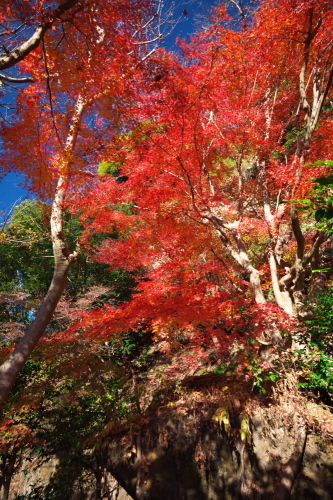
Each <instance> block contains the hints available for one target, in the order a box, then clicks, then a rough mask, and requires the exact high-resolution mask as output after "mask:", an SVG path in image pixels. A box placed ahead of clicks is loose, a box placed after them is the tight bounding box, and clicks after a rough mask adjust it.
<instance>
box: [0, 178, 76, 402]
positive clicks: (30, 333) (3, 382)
mask: <svg viewBox="0 0 333 500" xmlns="http://www.w3.org/2000/svg"><path fill="white" fill-rule="evenodd" d="M63 197H64V179H63V177H61V178H60V180H59V183H58V188H57V192H56V196H55V198H54V202H53V206H52V215H51V238H52V245H53V254H54V262H55V264H54V273H53V278H52V281H51V284H50V287H49V289H48V292H47V294H46V296H45V299H44V301H43V303H42V305H41V307H40V309H39V311H38V313H37V315H36V318H35V320H34V321H33V323H32V324H31V326H30V327H29V328H28V330H27V331H26V333H25V335H24V337H23V338H22V340H21V341H20V342H19V343H18V344H17V346H16V348H15V350H14V352H13V353H12V354H11V355H10V356H9V358H8V359H7V360H6V361H5V362H4V363H3V364H2V365H1V367H0V405H1V404H2V403H3V402H4V401H5V399H6V397H7V396H8V394H9V392H10V390H11V388H12V387H13V385H14V383H15V380H16V378H17V376H18V374H19V373H20V371H21V369H22V368H23V366H24V364H25V363H26V361H27V359H28V357H29V356H30V354H31V352H32V351H33V349H34V347H35V346H36V344H37V342H38V341H39V339H40V338H41V337H42V335H43V334H44V332H45V330H46V328H47V326H48V324H49V323H50V321H51V319H52V316H53V313H54V311H55V309H56V307H57V305H58V302H59V300H60V297H61V295H62V293H63V292H64V290H65V288H66V285H67V274H68V271H69V268H70V266H71V264H72V262H73V261H74V260H75V258H76V253H75V252H74V253H72V254H70V253H69V252H68V249H67V247H66V244H65V241H64V237H63V233H62V202H63Z"/></svg>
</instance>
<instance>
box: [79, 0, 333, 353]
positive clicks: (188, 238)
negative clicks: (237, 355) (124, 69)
mask: <svg viewBox="0 0 333 500" xmlns="http://www.w3.org/2000/svg"><path fill="white" fill-rule="evenodd" d="M284 12H288V16H285V15H284ZM216 16H217V17H216V23H215V24H214V25H213V26H212V27H211V28H210V29H209V30H207V31H205V32H203V33H201V34H200V33H199V34H198V35H197V36H196V37H195V38H194V40H193V41H192V43H191V44H190V45H189V46H186V45H185V44H183V46H182V49H183V52H184V60H185V63H180V62H179V61H178V60H177V58H176V57H175V56H172V55H170V54H167V53H163V52H160V53H159V56H158V59H156V60H155V61H154V62H155V65H153V64H152V65H151V72H152V73H153V75H154V74H155V75H156V74H158V76H159V78H155V79H154V81H153V82H152V83H151V79H147V82H148V83H149V85H146V86H145V87H144V88H143V89H142V95H143V97H142V104H141V106H140V109H139V110H137V109H133V115H135V113H136V117H137V122H138V125H136V126H135V127H134V128H133V129H132V130H131V131H130V132H129V133H125V134H120V135H118V137H114V139H113V140H112V141H111V143H110V145H109V147H108V149H105V151H104V158H105V160H107V161H108V162H109V164H110V168H109V174H108V175H106V176H105V180H104V182H103V183H102V187H101V186H98V188H97V189H96V190H95V193H94V194H93V196H92V194H91V193H90V194H89V204H88V198H84V197H83V198H81V199H80V196H78V198H77V199H78V204H81V207H83V206H86V207H87V209H86V210H85V211H84V212H83V215H82V222H83V224H84V225H85V226H86V235H85V237H84V239H83V244H86V245H89V238H90V237H91V235H92V234H94V232H96V231H97V232H98V231H106V230H107V229H108V228H110V227H116V228H117V230H118V231H119V233H120V234H123V238H122V239H121V240H119V241H117V242H112V243H111V242H105V243H103V245H102V247H101V250H100V252H99V255H98V257H97V259H98V261H100V262H106V263H110V264H112V265H122V266H127V267H128V268H129V269H133V268H134V267H141V268H142V269H144V270H146V272H147V271H148V274H147V280H146V281H143V282H142V283H141V285H140V287H139V288H140V291H141V292H143V293H141V294H139V295H138V296H137V297H135V298H134V300H133V301H132V302H131V303H130V304H128V305H126V306H125V307H124V308H122V309H121V310H112V309H106V310H104V311H100V312H99V313H97V312H96V313H95V312H92V313H91V314H90V315H88V316H87V317H85V318H84V319H83V320H82V322H81V323H80V324H79V325H80V327H85V328H87V332H88V334H89V332H90V333H91V335H92V336H94V335H97V336H98V335H101V336H103V335H106V336H107V335H110V334H112V332H113V333H114V332H116V331H118V332H121V331H124V329H125V330H126V328H133V327H134V326H135V325H136V324H138V323H140V322H144V321H151V322H152V324H153V325H154V329H155V332H156V334H157V337H158V338H160V339H164V340H165V341H166V344H168V343H169V344H170V343H171V344H172V342H173V341H174V340H175V338H176V337H177V335H178V333H177V332H179V331H184V332H185V335H189V337H190V338H191V339H192V341H193V342H197V343H199V344H200V342H204V338H205V336H207V335H208V337H210V338H211V339H214V338H215V339H218V342H219V343H220V346H221V349H222V351H224V352H225V350H226V348H227V347H228V345H229V347H230V345H231V344H232V343H233V342H234V341H235V338H237V332H242V333H241V334H240V335H241V336H242V335H244V332H246V331H248V334H250V335H253V336H254V337H260V336H261V341H266V342H279V343H282V339H281V335H280V332H279V328H281V327H282V328H284V329H285V330H287V331H288V330H289V331H290V329H291V328H292V324H293V322H294V324H295V320H296V316H297V314H298V315H300V316H302V315H304V314H306V307H305V305H304V303H305V301H306V299H307V297H311V295H313V294H314V293H315V290H316V287H317V286H318V285H319V281H320V280H319V278H321V281H322V280H323V279H327V277H329V273H330V271H328V272H327V273H326V274H325V273H324V272H322V273H312V272H313V271H318V270H320V266H321V264H320V255H321V248H323V247H325V244H326V242H327V241H328V237H329V235H328V233H326V232H325V230H322V231H318V230H317V228H316V227H315V226H314V225H313V226H312V227H311V222H310V223H309V221H308V220H307V218H306V217H305V216H304V215H302V213H301V212H300V211H299V210H297V208H298V207H297V203H296V202H293V200H296V199H300V198H304V197H305V196H307V195H308V194H309V193H311V189H312V187H313V186H312V183H311V178H312V177H314V176H316V177H318V176H320V175H322V174H324V173H325V172H327V171H329V164H326V163H325V162H323V164H321V165H315V166H313V165H310V164H308V163H307V162H313V161H315V160H317V159H318V157H319V156H320V158H321V159H325V157H329V154H330V146H329V144H330V139H328V137H329V134H330V130H331V123H332V106H331V98H332V80H333V57H332V50H331V49H332V11H331V7H330V2H327V1H325V0H314V1H311V2H299V1H297V2H296V1H293V0H286V1H284V2H283V4H281V2H275V1H273V0H272V1H270V0H269V1H265V2H262V3H261V5H260V6H259V8H258V9H257V11H256V12H255V14H254V19H253V23H252V25H251V26H249V27H246V26H245V28H244V29H243V30H240V31H235V30H232V29H229V28H228V25H227V23H228V16H227V14H226V11H225V9H224V7H223V6H221V8H220V9H219V10H217V13H216ZM104 172H107V169H106V170H105V169H104ZM110 201H111V205H110ZM124 206H127V207H129V208H131V209H132V211H131V213H130V215H126V214H125V213H124V210H123V207H124ZM103 207H104V209H103ZM322 229H325V228H322ZM253 299H254V300H253ZM272 299H273V300H272ZM245 310H246V311H247V312H248V314H244V311H245ZM98 318H100V319H98ZM186 332H187V333H186ZM172 339H173V340H172Z"/></svg>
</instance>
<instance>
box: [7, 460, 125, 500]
mask: <svg viewBox="0 0 333 500" xmlns="http://www.w3.org/2000/svg"><path fill="white" fill-rule="evenodd" d="M59 467H61V460H59V459H58V458H51V459H50V460H48V461H47V462H46V463H42V464H38V461H37V460H33V461H32V462H31V461H24V463H23V465H22V470H21V472H19V473H18V474H16V475H15V476H14V477H13V479H12V482H11V487H10V493H9V497H8V500H15V499H17V498H19V499H21V500H24V499H26V500H28V499H31V500H43V499H46V498H50V499H51V498H59V499H62V500H100V499H101V498H103V499H108V500H131V499H132V497H130V496H129V495H128V494H127V493H126V491H125V490H124V489H123V488H122V487H121V486H120V485H119V484H118V482H117V481H116V480H115V479H114V477H112V475H111V474H110V473H109V472H107V471H106V470H105V469H104V470H103V473H102V475H101V484H100V485H98V487H97V484H96V477H94V475H92V474H89V473H88V472H87V471H84V473H81V475H80V472H81V470H80V469H79V471H78V477H77V480H76V484H74V485H73V490H71V492H67V493H69V495H68V494H67V493H66V491H61V488H59V489H58V490H57V488H56V490H55V491H56V493H55V496H53V494H54V490H53V494H52V495H51V496H50V495H49V494H48V492H47V489H45V488H47V486H48V485H50V482H52V481H54V480H55V476H56V475H57V472H59ZM55 482H56V483H57V482H60V483H61V474H60V477H58V478H57V479H56V481H55ZM97 491H99V493H97Z"/></svg>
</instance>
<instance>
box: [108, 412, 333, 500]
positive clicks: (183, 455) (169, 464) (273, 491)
mask: <svg viewBox="0 0 333 500" xmlns="http://www.w3.org/2000/svg"><path fill="white" fill-rule="evenodd" d="M210 417H211V415H207V413H206V414H203V413H202V414H201V415H198V414H196V415H194V414H192V415H191V414H187V415H180V414H179V412H176V411H172V410H170V411H165V412H162V413H160V414H159V415H158V416H157V417H156V418H155V419H154V421H152V422H150V423H149V424H148V425H146V426H144V427H143V428H142V429H141V431H140V432H139V433H138V434H137V436H136V439H135V442H134V445H133V443H132V444H131V443H130V442H128V441H127V439H126V437H123V438H119V439H118V441H113V443H111V444H110V448H109V454H108V460H107V463H106V467H107V468H108V469H109V470H110V471H112V473H113V475H114V476H115V477H116V478H117V479H118V481H119V482H120V483H121V484H122V486H123V487H124V488H125V489H126V490H127V491H128V492H129V493H130V495H131V496H132V497H133V498H134V499H136V500H142V499H147V500H148V499H150V500H170V499H174V500H237V499H248V500H250V499H262V500H264V499H267V500H272V499H274V498H276V499H277V500H283V499H287V498H291V499H294V500H300V499H302V500H307V499H308V500H330V499H333V444H332V443H330V442H324V441H323V440H322V438H321V437H319V436H317V435H315V434H312V433H309V432H308V431H306V432H305V433H304V434H302V433H301V432H300V429H295V427H294V428H292V429H289V430H288V428H286V426H280V424H281V422H277V425H275V426H270V427H271V430H270V432H269V433H268V432H267V431H266V426H265V422H263V420H262V419H263V417H264V415H258V417H257V418H254V419H253V421H252V422H251V424H250V427H251V437H250V434H249V435H248V436H246V431H244V432H243V435H241V433H242V421H243V420H242V419H241V417H239V419H238V422H237V419H236V418H235V419H234V421H233V422H231V424H232V427H231V428H230V429H227V422H225V424H223V423H222V426H221V425H219V424H214V423H213V422H212V419H211V418H210ZM271 417H272V419H274V415H273V414H272V415H271ZM243 427H244V426H243ZM299 436H301V438H302V440H303V441H302V443H301V446H300V447H299V446H298V441H299ZM242 438H243V439H242ZM293 455H294V457H293ZM292 457H293V458H294V462H293V461H291V458H292Z"/></svg>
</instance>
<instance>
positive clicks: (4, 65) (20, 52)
mask: <svg viewBox="0 0 333 500" xmlns="http://www.w3.org/2000/svg"><path fill="white" fill-rule="evenodd" d="M78 2H79V0H65V1H64V2H63V3H62V4H60V5H59V6H58V7H57V8H56V9H55V10H54V11H53V12H51V13H50V14H48V15H47V18H46V19H45V20H44V21H43V22H42V23H41V24H40V25H39V26H38V27H37V28H36V30H35V32H34V34H33V35H32V36H31V37H30V38H29V40H27V41H26V42H23V43H22V44H21V45H19V46H18V47H16V48H15V49H14V50H11V51H9V52H8V54H6V55H5V56H3V57H0V69H1V70H3V69H8V68H11V67H12V66H15V64H17V63H19V62H20V61H22V60H23V59H24V58H25V57H26V56H27V55H28V54H30V52H32V51H33V50H34V49H35V48H37V47H38V45H39V44H40V42H41V41H42V38H43V37H44V35H45V33H46V32H47V31H48V30H49V29H50V28H51V26H52V25H53V23H54V22H55V21H56V20H57V19H59V18H60V17H61V15H62V14H63V13H64V12H66V11H67V10H69V9H71V8H72V7H73V6H74V5H76V4H77V3H78Z"/></svg>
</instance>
